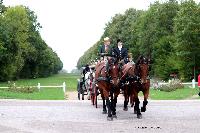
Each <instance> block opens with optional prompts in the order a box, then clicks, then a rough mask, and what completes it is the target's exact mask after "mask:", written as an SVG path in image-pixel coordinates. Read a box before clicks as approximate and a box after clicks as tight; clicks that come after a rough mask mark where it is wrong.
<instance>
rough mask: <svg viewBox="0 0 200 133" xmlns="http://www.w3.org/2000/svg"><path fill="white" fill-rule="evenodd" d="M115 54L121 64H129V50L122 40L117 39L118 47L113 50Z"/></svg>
mask: <svg viewBox="0 0 200 133" xmlns="http://www.w3.org/2000/svg"><path fill="white" fill-rule="evenodd" d="M113 54H114V57H116V58H117V60H118V63H119V64H121V65H124V64H126V63H127V62H128V50H127V48H125V47H124V46H123V42H122V40H121V39H117V47H115V48H114V49H113Z"/></svg>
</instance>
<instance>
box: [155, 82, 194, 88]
mask: <svg viewBox="0 0 200 133" xmlns="http://www.w3.org/2000/svg"><path fill="white" fill-rule="evenodd" d="M166 84H169V82H157V83H156V84H155V83H153V86H152V87H155V86H160V85H166ZM182 84H183V85H188V86H189V87H191V88H195V87H196V85H197V84H198V82H195V80H192V82H187V83H182Z"/></svg>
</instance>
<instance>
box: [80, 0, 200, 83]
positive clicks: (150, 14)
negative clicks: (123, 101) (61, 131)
mask: <svg viewBox="0 0 200 133" xmlns="http://www.w3.org/2000/svg"><path fill="white" fill-rule="evenodd" d="M199 14H200V4H197V3H195V2H194V1H193V0H186V1H182V2H178V1H176V0H169V1H166V2H163V3H160V2H159V1H156V2H155V3H153V4H151V5H150V7H149V9H148V10H146V11H141V10H136V9H132V8H130V9H127V10H126V12H125V13H124V14H116V15H115V16H114V17H112V19H111V20H110V21H109V22H108V23H107V24H106V26H105V30H104V33H103V35H102V37H101V38H100V40H99V41H97V43H96V44H94V45H93V46H92V47H91V48H90V49H88V51H86V52H85V53H84V55H83V56H81V57H80V58H79V60H78V62H77V66H78V68H80V67H81V66H84V65H85V64H87V63H88V62H90V60H91V59H92V60H93V59H95V58H96V57H97V51H98V48H99V46H100V45H102V40H103V38H104V37H106V36H109V37H110V38H111V39H112V46H114V45H115V43H116V40H117V39H118V38H121V39H122V40H123V42H124V46H125V47H127V48H128V49H129V52H131V53H132V54H133V58H134V60H136V59H137V57H138V56H139V55H140V54H142V55H145V56H146V57H148V58H150V59H151V66H152V67H151V68H152V69H151V72H150V74H151V76H154V77H158V78H161V79H164V80H167V79H169V75H170V74H171V73H176V74H178V76H179V78H180V79H181V80H183V81H186V80H187V81H188V80H191V79H192V78H193V76H194V70H195V74H196V75H197V74H198V73H199V72H200V60H198V59H199V58H200V35H199V33H200V23H199V22H200V15H199ZM195 78H197V76H195Z"/></svg>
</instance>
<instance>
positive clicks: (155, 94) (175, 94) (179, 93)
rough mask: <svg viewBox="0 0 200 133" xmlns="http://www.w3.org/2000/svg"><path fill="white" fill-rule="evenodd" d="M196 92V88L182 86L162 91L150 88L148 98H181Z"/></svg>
mask: <svg viewBox="0 0 200 133" xmlns="http://www.w3.org/2000/svg"><path fill="white" fill-rule="evenodd" d="M196 94H198V89H196V88H195V89H193V88H183V89H178V90H176V91H172V92H164V91H159V90H154V89H151V91H150V98H151V99H154V100H181V99H187V98H190V97H192V96H193V95H196Z"/></svg>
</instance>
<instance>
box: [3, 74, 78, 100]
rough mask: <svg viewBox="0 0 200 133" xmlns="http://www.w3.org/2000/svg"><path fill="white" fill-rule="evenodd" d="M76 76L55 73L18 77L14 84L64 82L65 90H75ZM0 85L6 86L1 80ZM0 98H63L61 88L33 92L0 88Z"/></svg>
mask: <svg viewBox="0 0 200 133" xmlns="http://www.w3.org/2000/svg"><path fill="white" fill-rule="evenodd" d="M77 78H79V75H73V74H57V75H53V76H51V77H48V78H38V79H20V80H18V81H12V82H15V84H16V86H37V84H38V83H40V85H41V86H60V85H62V84H63V82H65V83H66V86H67V88H66V91H76V87H77ZM0 86H4V87H5V86H8V83H7V82H1V83H0ZM0 98H5V99H8V98H9V99H33V100H36V99H37V100H62V99H64V93H63V90H62V88H41V90H40V91H39V92H33V93H19V92H18V93H17V92H10V91H5V89H0Z"/></svg>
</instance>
